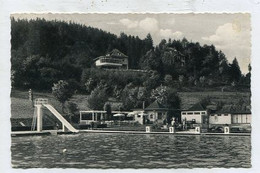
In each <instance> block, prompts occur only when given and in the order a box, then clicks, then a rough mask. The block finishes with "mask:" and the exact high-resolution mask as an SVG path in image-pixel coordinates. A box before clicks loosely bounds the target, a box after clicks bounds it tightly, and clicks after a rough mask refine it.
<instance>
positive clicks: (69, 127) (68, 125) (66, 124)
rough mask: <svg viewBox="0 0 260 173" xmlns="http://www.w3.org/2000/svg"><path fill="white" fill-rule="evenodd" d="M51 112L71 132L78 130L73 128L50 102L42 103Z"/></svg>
mask: <svg viewBox="0 0 260 173" xmlns="http://www.w3.org/2000/svg"><path fill="white" fill-rule="evenodd" d="M43 106H45V107H46V108H47V109H49V111H51V113H52V114H53V115H54V116H55V117H57V118H58V120H60V122H61V123H62V124H63V125H64V126H65V127H66V128H67V129H68V130H69V131H71V132H75V133H77V132H79V131H78V130H77V129H75V128H74V127H73V126H72V125H71V124H70V123H69V122H68V121H67V120H66V119H65V118H64V117H63V116H62V115H61V114H60V113H59V112H58V111H57V110H56V109H55V108H54V107H52V106H51V105H50V104H43Z"/></svg>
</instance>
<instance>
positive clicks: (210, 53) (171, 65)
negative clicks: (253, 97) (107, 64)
mask: <svg viewBox="0 0 260 173" xmlns="http://www.w3.org/2000/svg"><path fill="white" fill-rule="evenodd" d="M11 36H12V37H11V45H12V49H11V63H12V69H11V70H12V73H11V75H12V76H11V77H12V86H13V87H15V88H18V89H22V88H25V89H28V88H34V89H37V90H50V89H51V87H52V86H53V83H57V82H58V81H59V80H66V81H67V82H68V83H69V84H70V86H71V87H72V88H73V89H74V90H81V91H84V92H86V93H88V94H91V93H92V92H93V91H94V90H95V89H96V90H98V89H102V92H105V94H104V96H106V98H109V97H114V98H117V99H121V100H122V96H123V95H124V96H129V95H130V96H131V98H132V99H129V100H124V102H125V103H130V102H131V104H132V107H137V106H140V105H141V103H142V102H143V101H144V99H143V97H142V93H143V90H145V91H147V92H146V93H144V94H147V93H149V94H148V95H151V92H152V90H154V89H156V88H157V87H159V86H161V85H163V86H167V87H168V88H175V89H177V90H178V89H179V90H181V89H183V88H192V87H195V88H208V87H233V89H236V88H235V87H236V86H240V85H242V86H244V87H245V88H250V77H251V72H250V71H251V67H250V66H249V73H248V74H246V75H243V74H241V71H240V67H239V64H238V62H237V60H236V58H234V60H233V61H232V62H231V63H229V62H228V61H227V58H226V56H225V55H224V53H223V52H221V51H218V50H216V49H215V47H214V45H203V46H202V45H200V44H199V43H194V42H189V41H188V40H187V39H185V38H183V39H182V40H171V39H169V40H168V41H166V40H164V39H163V40H162V41H161V42H160V44H159V45H156V46H155V45H154V44H153V40H152V37H151V35H150V34H148V35H147V37H146V38H145V39H140V38H138V37H137V36H131V35H126V34H124V33H121V34H120V36H116V35H114V34H111V33H108V32H105V31H102V30H100V29H97V28H92V27H87V26H84V25H80V24H75V23H67V22H62V21H45V20H44V19H36V20H29V21H28V20H19V19H18V20H15V19H11ZM114 48H116V49H118V50H120V51H121V52H122V53H124V54H126V55H127V56H128V57H129V68H130V69H142V70H145V71H146V72H145V73H142V72H140V73H133V72H127V71H109V72H108V71H106V70H98V69H96V68H95V67H93V65H94V59H95V58H96V57H98V56H101V55H105V54H106V53H108V52H109V51H111V50H112V49H114ZM101 86H102V87H101ZM94 93H98V92H97V91H95V92H94ZM102 96H103V95H102ZM148 98H149V99H148ZM150 98H151V97H150V96H146V100H145V101H147V102H150V101H151V100H152V99H150ZM99 107H101V106H99ZM126 107H127V106H126Z"/></svg>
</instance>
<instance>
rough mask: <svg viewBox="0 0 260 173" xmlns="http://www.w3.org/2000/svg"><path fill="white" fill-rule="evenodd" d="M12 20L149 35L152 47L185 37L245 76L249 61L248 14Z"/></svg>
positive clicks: (60, 16)
mask: <svg viewBox="0 0 260 173" xmlns="http://www.w3.org/2000/svg"><path fill="white" fill-rule="evenodd" d="M12 16H13V17H14V18H20V19H36V18H44V19H46V20H61V21H67V22H69V21H73V22H75V23H79V24H83V25H86V26H91V27H95V28H99V29H102V30H104V31H107V32H110V33H113V34H116V35H118V36H119V35H120V33H121V32H124V33H125V34H129V35H134V36H139V37H140V38H141V39H143V38H145V37H146V35H147V34H148V33H150V34H151V36H152V38H153V41H154V45H157V44H159V42H160V41H161V40H162V39H166V40H168V39H169V38H171V39H172V40H173V39H182V38H183V37H185V38H186V39H187V40H189V41H192V42H199V43H200V44H201V45H203V44H208V45H211V44H213V45H214V46H215V47H216V49H217V50H221V51H222V52H223V53H224V54H225V55H226V57H227V59H228V61H229V62H230V63H231V62H232V60H233V59H234V58H235V57H236V58H237V60H238V63H239V66H240V69H241V71H242V73H244V74H245V73H247V72H248V64H249V63H250V59H251V20H250V14H248V13H232V14H231V13H222V14H214V13H201V14H196V13H188V14H172V13H158V14H155V13H143V14H130V13H129V14H112V13H108V14H97V13H92V14H80V13H77V14H76V13H75V14H73V13H70V14H68V13H67V14H62V13H60V14H55V13H45V14H40V13H39V14H32V13H28V14H23V13H21V14H13V15H12Z"/></svg>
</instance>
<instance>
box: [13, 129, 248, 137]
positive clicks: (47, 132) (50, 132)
mask: <svg viewBox="0 0 260 173" xmlns="http://www.w3.org/2000/svg"><path fill="white" fill-rule="evenodd" d="M79 133H121V134H122V133H123V134H164V135H178V136H184V135H201V136H205V135H215V136H251V133H227V134H224V133H196V132H193V131H179V132H175V133H170V132H153V131H152V132H145V131H109V130H79ZM59 134H74V133H72V132H63V131H62V130H58V131H57V130H44V131H41V132H37V131H13V132H11V136H33V135H37V136H38V135H59Z"/></svg>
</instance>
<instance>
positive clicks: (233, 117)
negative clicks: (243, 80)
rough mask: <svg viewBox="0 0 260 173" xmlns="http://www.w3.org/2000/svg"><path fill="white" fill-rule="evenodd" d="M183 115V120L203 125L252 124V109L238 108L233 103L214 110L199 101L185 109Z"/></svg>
mask: <svg viewBox="0 0 260 173" xmlns="http://www.w3.org/2000/svg"><path fill="white" fill-rule="evenodd" d="M181 117H182V121H185V122H191V123H192V124H196V125H200V126H201V127H203V126H205V127H212V126H224V125H233V126H244V125H251V111H250V110H249V109H247V108H244V109H243V110H237V109H234V108H233V106H232V105H225V106H223V107H222V109H220V110H214V111H212V110H211V109H210V108H208V107H207V106H204V105H202V104H201V103H197V104H195V105H193V106H192V107H191V108H189V109H188V110H183V111H182V112H181Z"/></svg>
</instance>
